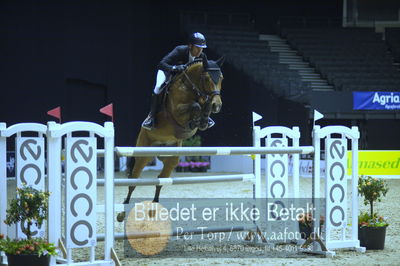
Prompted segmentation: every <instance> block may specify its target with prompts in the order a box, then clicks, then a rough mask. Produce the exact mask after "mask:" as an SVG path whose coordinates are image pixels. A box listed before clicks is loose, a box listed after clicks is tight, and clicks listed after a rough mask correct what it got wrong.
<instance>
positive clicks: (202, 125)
mask: <svg viewBox="0 0 400 266" xmlns="http://www.w3.org/2000/svg"><path fill="white" fill-rule="evenodd" d="M222 63H223V59H222V58H221V59H219V60H217V61H212V60H210V61H208V60H207V58H206V57H203V58H202V60H195V61H193V62H192V63H189V64H188V65H187V69H186V70H185V71H184V72H182V73H180V74H178V75H176V76H175V77H174V78H173V80H172V82H171V85H170V88H169V90H168V91H167V94H166V100H165V104H164V106H163V108H161V111H160V112H158V113H157V114H156V121H157V123H156V128H154V129H152V130H146V129H144V128H141V129H140V132H139V136H138V138H137V141H136V146H137V147H149V146H172V147H174V146H176V147H180V146H182V142H183V140H184V139H187V138H190V137H192V136H193V135H194V134H195V133H196V132H197V130H198V129H200V130H206V129H207V127H208V118H209V116H210V114H211V113H218V112H219V111H220V110H221V107H222V101H221V95H220V91H221V83H222V79H223V76H222V72H221V69H220V67H221V66H222ZM151 159H152V158H151V157H135V164H134V167H133V170H132V172H131V174H130V176H129V178H138V177H139V176H140V174H141V173H142V170H143V168H144V167H145V166H146V165H147V164H148V163H149V161H150V160H151ZM159 159H160V160H161V161H162V162H163V164H164V166H163V168H162V170H161V173H160V174H159V176H158V178H163V177H169V176H170V175H171V173H172V171H173V170H174V168H175V167H176V166H177V165H178V162H179V157H178V156H172V157H160V158H159ZM161 187H162V186H156V192H155V196H154V200H153V201H154V202H158V200H159V195H160V191H161ZM134 189H135V186H129V191H128V195H127V197H126V199H125V201H124V202H123V203H124V204H128V203H129V201H130V198H131V195H132V192H133V190H134ZM124 218H125V212H121V213H119V214H118V217H117V220H118V221H119V222H122V221H123V220H124Z"/></svg>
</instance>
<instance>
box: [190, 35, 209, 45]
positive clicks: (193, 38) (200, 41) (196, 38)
mask: <svg viewBox="0 0 400 266" xmlns="http://www.w3.org/2000/svg"><path fill="white" fill-rule="evenodd" d="M189 43H190V44H193V45H196V46H197V47H200V48H207V44H206V38H205V37H204V35H203V34H201V33H200V32H195V33H192V34H191V35H190V37H189Z"/></svg>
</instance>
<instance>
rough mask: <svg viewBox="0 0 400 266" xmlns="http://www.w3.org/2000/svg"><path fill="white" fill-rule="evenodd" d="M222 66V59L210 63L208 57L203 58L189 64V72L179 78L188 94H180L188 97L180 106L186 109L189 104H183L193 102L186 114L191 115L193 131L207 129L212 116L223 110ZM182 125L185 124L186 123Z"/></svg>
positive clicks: (185, 97) (184, 72)
mask: <svg viewBox="0 0 400 266" xmlns="http://www.w3.org/2000/svg"><path fill="white" fill-rule="evenodd" d="M222 64H223V59H222V58H221V59H219V60H217V61H212V60H210V61H209V60H207V57H206V56H203V57H202V59H197V60H195V61H193V62H191V63H189V64H188V68H187V70H186V71H183V72H182V73H181V74H180V75H179V76H178V77H177V80H181V82H182V83H181V84H182V85H183V86H181V88H184V89H185V91H186V92H187V93H186V94H181V92H180V93H179V95H186V96H184V97H182V98H181V99H182V101H183V102H182V104H181V105H180V106H182V107H183V108H186V106H187V105H186V104H187V103H185V104H183V103H184V102H185V101H188V102H191V103H190V107H189V109H188V110H189V112H186V114H188V113H189V114H190V116H189V121H188V123H189V127H190V128H191V129H194V128H198V129H200V130H205V129H207V128H208V118H209V116H210V114H211V113H218V112H219V111H220V110H221V107H222V100H221V83H222V79H223V76H222V72H221V66H222ZM177 97H179V96H177ZM175 102H178V101H175ZM176 120H178V119H177V118H176ZM181 124H185V121H182V122H181Z"/></svg>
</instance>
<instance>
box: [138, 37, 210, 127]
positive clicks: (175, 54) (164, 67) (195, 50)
mask: <svg viewBox="0 0 400 266" xmlns="http://www.w3.org/2000/svg"><path fill="white" fill-rule="evenodd" d="M203 48H207V45H206V38H205V37H204V35H203V34H201V33H200V32H195V33H192V34H191V35H190V37H189V44H188V45H179V46H177V47H175V48H174V50H172V51H171V52H170V53H169V54H167V55H166V56H165V57H164V58H163V59H162V60H161V61H160V63H159V64H158V71H157V79H156V85H155V87H154V90H153V94H152V96H151V109H150V113H149V115H148V116H147V118H146V119H145V120H144V121H143V123H142V127H143V128H145V129H148V130H151V129H153V128H154V127H155V114H156V113H157V105H158V103H159V102H160V99H159V98H161V96H160V95H161V92H162V89H163V88H164V86H163V84H164V83H165V82H166V81H167V80H169V78H170V77H171V76H172V75H176V74H178V73H180V72H182V71H184V70H185V69H186V64H187V63H190V62H193V61H194V59H195V58H197V57H202V55H203V54H204V53H203ZM213 125H214V121H212V120H211V118H209V121H208V127H212V126H213Z"/></svg>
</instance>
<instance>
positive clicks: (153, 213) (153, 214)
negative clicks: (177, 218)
mask: <svg viewBox="0 0 400 266" xmlns="http://www.w3.org/2000/svg"><path fill="white" fill-rule="evenodd" d="M154 216H156V210H149V217H150V218H154Z"/></svg>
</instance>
